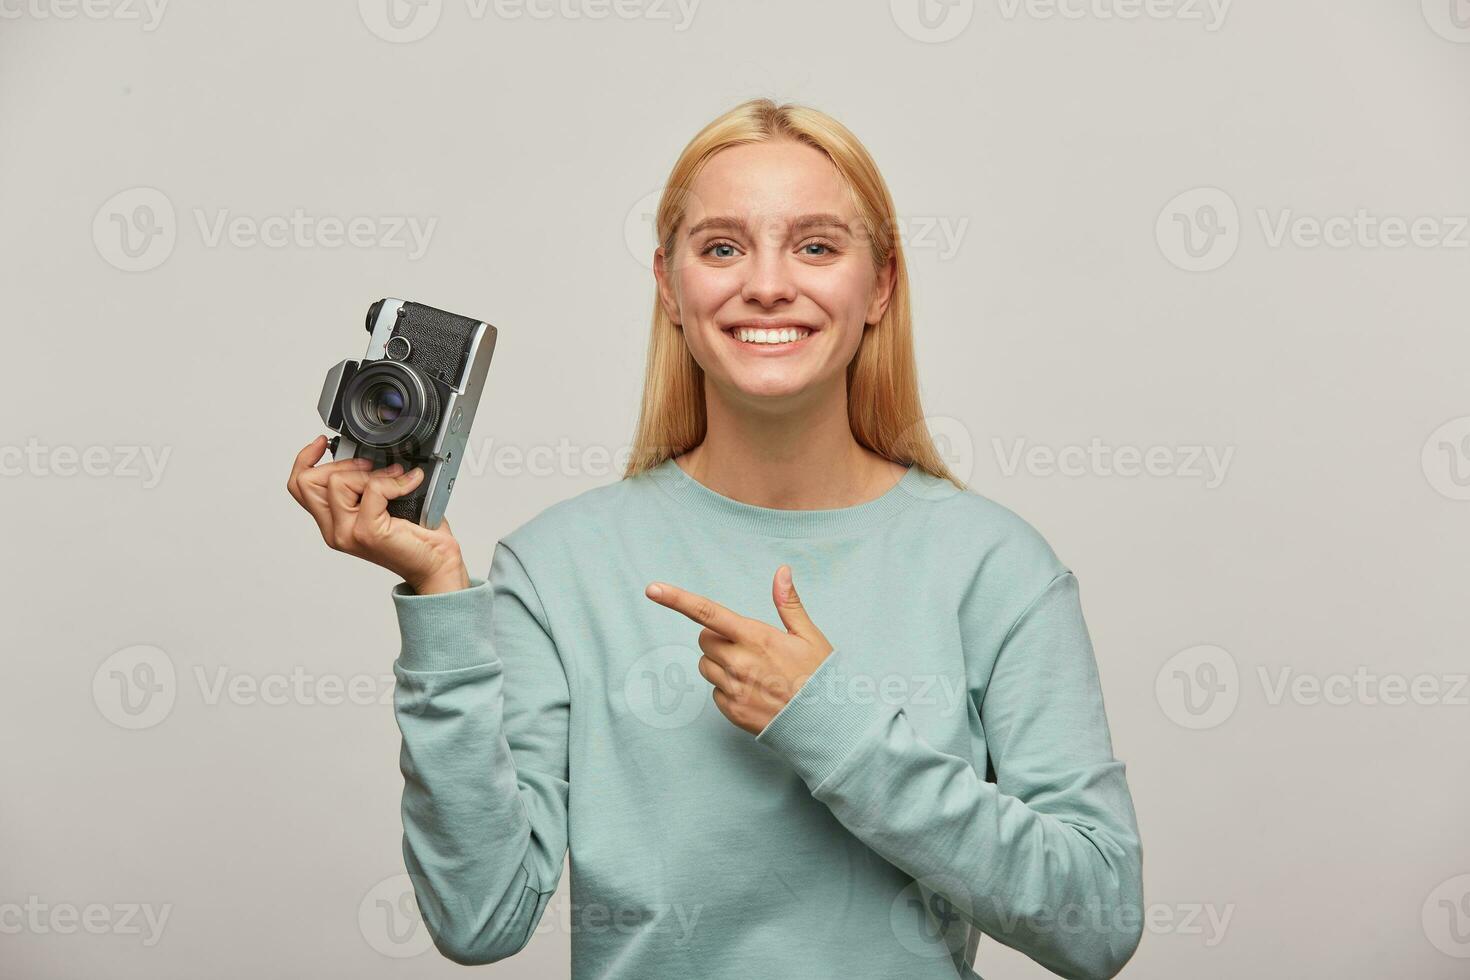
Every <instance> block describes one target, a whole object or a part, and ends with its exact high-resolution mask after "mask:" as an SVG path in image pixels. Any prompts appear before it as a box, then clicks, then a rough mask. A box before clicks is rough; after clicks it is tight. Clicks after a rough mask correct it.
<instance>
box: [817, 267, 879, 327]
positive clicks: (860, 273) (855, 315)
mask: <svg viewBox="0 0 1470 980" xmlns="http://www.w3.org/2000/svg"><path fill="white" fill-rule="evenodd" d="M814 271H815V272H817V273H818V274H816V275H813V276H810V277H808V280H807V281H806V282H805V283H804V284H803V287H802V291H803V292H804V293H806V295H807V296H808V297H810V298H811V300H812V302H814V303H816V304H817V305H818V306H820V307H821V308H822V310H823V311H824V312H825V313H826V314H827V316H828V318H829V319H830V320H831V321H832V322H833V323H834V324H837V325H839V326H841V327H844V328H851V329H860V328H861V327H862V325H863V318H864V317H865V316H866V315H867V312H868V301H869V299H870V298H871V296H872V291H873V284H874V283H875V282H876V279H875V278H874V274H873V272H872V270H871V269H868V268H864V267H863V266H862V265H858V264H853V265H851V266H841V267H831V268H826V269H819V270H814Z"/></svg>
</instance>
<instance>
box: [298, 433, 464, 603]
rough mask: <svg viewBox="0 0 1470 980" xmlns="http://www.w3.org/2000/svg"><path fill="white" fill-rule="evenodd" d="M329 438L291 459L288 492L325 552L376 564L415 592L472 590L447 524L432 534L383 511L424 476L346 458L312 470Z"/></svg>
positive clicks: (398, 467)
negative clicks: (317, 532) (312, 523)
mask: <svg viewBox="0 0 1470 980" xmlns="http://www.w3.org/2000/svg"><path fill="white" fill-rule="evenodd" d="M326 451H327V437H326V436H317V437H316V438H315V439H313V440H312V441H311V442H310V443H309V444H308V445H307V446H306V448H305V449H303V450H301V452H300V453H299V454H298V455H297V456H296V462H295V464H294V465H293V466H292V467H291V478H290V479H289V480H288V481H287V483H286V489H287V490H289V491H290V493H291V496H292V497H294V498H295V499H296V502H297V503H299V504H300V505H301V506H302V507H304V508H305V509H306V511H307V513H309V514H311V516H312V518H313V519H314V520H315V521H316V523H317V527H318V528H320V529H321V532H322V540H324V541H326V543H327V545H328V547H331V548H333V549H335V550H337V551H341V552H344V553H346V554H349V555H353V556H355V557H358V558H362V559H365V560H366V561H370V562H372V563H373V564H374V565H381V566H382V567H384V568H386V569H388V570H389V571H390V572H393V573H394V574H396V575H398V576H400V577H401V578H402V579H403V580H404V581H405V582H407V583H408V585H409V588H411V589H413V590H414V592H416V593H418V594H419V595H430V594H432V593H435V592H452V591H454V590H455V589H463V588H466V587H468V586H469V584H470V579H469V572H468V570H467V569H466V568H465V564H464V559H463V558H462V557H461V555H460V550H459V542H458V541H456V540H455V538H454V533H453V532H452V531H451V530H450V528H449V522H448V521H447V520H444V521H441V522H440V524H439V527H438V528H436V529H434V530H432V531H431V530H429V529H428V528H425V527H422V526H420V525H418V524H415V523H413V522H412V521H409V520H405V519H404V518H401V517H394V516H393V515H391V514H389V513H388V503H389V501H392V500H400V499H402V498H403V497H404V496H406V495H408V494H410V493H412V492H413V491H414V489H415V488H416V487H418V486H419V485H420V484H421V483H422V482H423V478H424V471H423V470H422V469H420V468H417V467H415V468H414V469H413V470H410V471H409V472H407V473H404V472H403V466H402V464H401V463H394V464H393V465H391V466H386V467H383V468H381V469H374V468H373V463H372V460H369V459H365V458H361V457H358V458H354V459H343V460H337V461H335V462H331V463H324V464H322V465H321V466H317V465H316V462H317V460H319V459H321V458H322V455H323V454H324V453H325V452H326Z"/></svg>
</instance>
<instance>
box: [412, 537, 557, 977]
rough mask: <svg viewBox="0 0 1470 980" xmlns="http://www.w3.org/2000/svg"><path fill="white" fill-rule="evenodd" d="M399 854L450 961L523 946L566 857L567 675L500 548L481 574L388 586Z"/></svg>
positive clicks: (523, 577) (533, 597)
mask: <svg viewBox="0 0 1470 980" xmlns="http://www.w3.org/2000/svg"><path fill="white" fill-rule="evenodd" d="M393 603H394V606H395V609H396V611H397V615H398V624H399V631H400V634H401V636H402V648H401V652H400V653H399V657H398V660H397V662H395V663H394V665H393V673H394V675H395V677H396V678H397V685H396V687H395V691H394V715H395V717H396V719H397V722H398V728H399V731H400V732H401V733H402V736H403V745H402V751H401V753H400V757H399V766H400V768H401V769H402V771H403V807H402V813H403V859H404V863H405V865H406V866H407V869H408V873H409V876H410V878H411V880H412V881H413V886H414V893H415V895H416V897H417V900H418V906H419V911H420V913H421V915H422V916H423V920H424V924H425V926H426V927H427V928H428V930H429V934H430V935H431V936H432V937H433V939H434V945H435V946H437V947H438V949H439V951H440V952H441V953H443V954H444V955H445V956H446V957H448V958H449V959H451V960H453V961H454V962H456V963H461V964H465V965H471V964H479V963H493V962H495V961H496V960H501V959H504V958H505V957H507V956H510V955H511V954H513V953H516V952H518V951H519V950H520V949H522V948H523V947H524V946H525V945H526V943H527V941H528V940H529V939H530V937H531V933H532V931H533V930H534V929H535V927H536V924H537V922H538V921H540V919H541V915H542V913H543V912H544V911H545V908H546V904H547V902H548V900H549V899H550V898H551V895H552V893H553V892H555V891H556V885H557V881H558V880H559V879H560V877H561V872H562V865H563V862H564V860H565V857H566V853H567V793H568V782H567V724H568V720H569V717H570V708H571V698H570V692H569V685H568V681H567V674H566V672H565V670H564V666H563V663H562V660H561V657H560V655H559V654H558V651H557V648H556V645H555V643H554V642H553V641H552V636H551V630H550V627H549V625H548V622H547V618H546V612H545V609H544V608H543V607H542V604H541V601H540V599H539V598H538V597H537V594H536V590H535V588H534V586H533V585H532V583H531V580H530V578H529V577H528V576H527V574H526V571H525V569H524V568H523V567H522V565H521V563H520V561H519V560H518V559H517V557H516V555H515V554H514V552H512V551H511V550H510V548H509V547H508V546H506V545H505V544H504V542H500V543H497V545H496V548H495V554H494V557H493V559H492V561H491V565H490V574H489V576H488V579H480V578H471V580H470V587H469V588H467V589H462V590H460V591H457V592H446V593H438V594H433V595H424V596H421V595H416V594H415V593H413V591H412V590H411V589H410V588H409V586H408V585H407V583H399V584H398V585H397V586H395V587H394V589H393Z"/></svg>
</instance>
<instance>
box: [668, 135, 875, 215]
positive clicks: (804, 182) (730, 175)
mask: <svg viewBox="0 0 1470 980" xmlns="http://www.w3.org/2000/svg"><path fill="white" fill-rule="evenodd" d="M690 190H691V191H692V192H693V194H692V197H691V199H690V201H689V205H688V210H687V212H686V217H687V221H686V222H685V227H686V228H687V227H688V226H689V225H691V224H693V223H694V222H696V221H699V220H700V219H701V218H707V217H710V216H712V215H718V216H728V217H734V218H740V219H749V218H757V219H760V220H762V221H772V220H778V221H779V220H781V219H783V218H790V217H796V216H798V215H803V214H809V213H811V212H818V211H820V212H829V213H832V214H837V215H841V216H842V217H843V218H844V219H847V220H848V221H849V223H851V221H852V219H855V218H856V217H857V212H856V209H855V208H853V206H852V201H851V199H850V197H849V195H848V192H847V185H846V183H844V182H843V179H842V175H841V174H839V173H838V172H837V168H836V167H835V166H833V165H832V161H831V160H829V159H827V155H826V154H825V153H823V152H822V151H821V150H818V149H816V148H815V147H812V146H807V145H806V144H804V143H796V142H793V141H790V140H780V141H777V142H774V143H747V144H744V145H741V146H730V147H726V148H725V149H723V150H721V151H720V152H718V153H716V154H715V155H714V156H712V157H710V158H709V160H708V161H707V162H706V163H705V166H704V169H703V170H701V171H700V174H699V176H698V177H696V178H695V179H694V184H693V185H692V186H691V187H690Z"/></svg>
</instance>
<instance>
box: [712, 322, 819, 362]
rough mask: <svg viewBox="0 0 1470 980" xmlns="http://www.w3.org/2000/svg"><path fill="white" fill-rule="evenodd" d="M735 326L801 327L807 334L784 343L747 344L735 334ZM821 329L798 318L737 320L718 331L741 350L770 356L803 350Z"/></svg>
mask: <svg viewBox="0 0 1470 980" xmlns="http://www.w3.org/2000/svg"><path fill="white" fill-rule="evenodd" d="M737 327H755V328H756V329H758V330H780V329H782V328H783V327H802V328H804V329H805V330H806V331H807V335H806V336H805V337H803V338H801V339H800V340H793V341H788V342H787V343H784V344H749V343H746V342H745V341H743V340H741V339H740V338H739V337H736V336H735V329H736V328H737ZM820 332H821V331H820V330H819V329H818V328H816V327H814V326H812V325H811V324H810V323H802V322H801V321H800V320H737V321H736V322H734V323H728V324H726V325H725V326H723V327H721V328H720V333H722V334H724V335H725V336H726V337H729V338H730V343H732V344H734V345H736V346H737V347H739V348H740V349H741V350H743V351H745V352H747V353H749V354H754V355H756V356H757V357H771V356H779V355H782V354H789V353H792V352H793V351H798V350H803V349H804V348H805V347H806V345H807V344H808V343H810V342H811V339H812V338H813V337H815V336H816V335H817V334H818V333H820Z"/></svg>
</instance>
